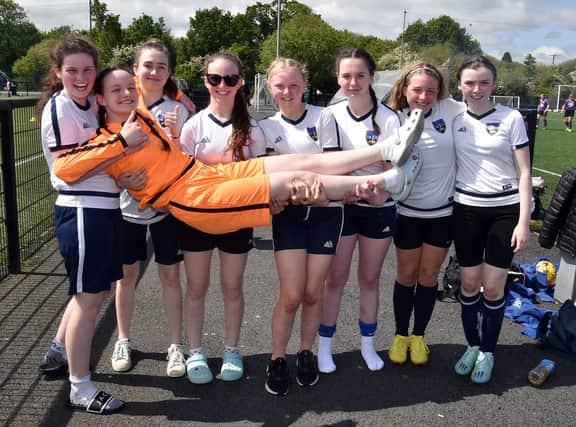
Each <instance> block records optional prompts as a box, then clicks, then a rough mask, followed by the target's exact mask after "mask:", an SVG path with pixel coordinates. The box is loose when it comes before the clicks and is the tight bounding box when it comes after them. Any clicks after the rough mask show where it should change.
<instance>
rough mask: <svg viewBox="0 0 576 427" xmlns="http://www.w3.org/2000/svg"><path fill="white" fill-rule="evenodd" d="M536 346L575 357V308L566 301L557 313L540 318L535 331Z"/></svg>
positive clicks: (572, 302)
mask: <svg viewBox="0 0 576 427" xmlns="http://www.w3.org/2000/svg"><path fill="white" fill-rule="evenodd" d="M537 340H538V345H539V346H540V347H543V348H547V347H550V348H554V349H556V350H560V351H562V352H564V353H568V354H570V355H571V356H574V357H576V306H574V301H572V300H566V301H564V304H562V307H560V310H558V313H552V312H548V313H546V314H544V316H542V319H540V322H539V323H538V330H537Z"/></svg>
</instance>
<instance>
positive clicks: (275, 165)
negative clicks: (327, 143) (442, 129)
mask: <svg viewBox="0 0 576 427" xmlns="http://www.w3.org/2000/svg"><path fill="white" fill-rule="evenodd" d="M423 127H424V115H423V114H421V111H420V110H413V111H412V114H410V120H409V121H408V122H407V123H406V124H405V125H404V126H402V127H401V128H400V129H398V131H397V132H393V134H392V135H391V136H389V137H388V138H386V139H384V140H383V141H380V142H379V143H378V144H375V145H371V146H368V147H366V148H360V149H355V150H346V151H340V152H329V153H320V154H284V155H282V156H270V157H266V158H265V159H264V167H265V171H266V173H267V174H270V173H273V172H286V171H309V172H316V173H321V174H327V175H340V174H345V173H348V172H352V171H353V170H356V169H360V168H362V167H364V166H368V165H370V164H372V163H375V162H378V161H383V160H390V161H391V162H392V163H393V164H395V165H398V166H401V165H403V164H404V163H405V162H406V160H407V159H408V156H409V155H410V152H411V151H412V148H413V147H414V144H416V142H418V140H419V139H420V135H421V134H422V129H423Z"/></svg>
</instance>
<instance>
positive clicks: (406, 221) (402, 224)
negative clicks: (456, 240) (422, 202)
mask: <svg viewBox="0 0 576 427" xmlns="http://www.w3.org/2000/svg"><path fill="white" fill-rule="evenodd" d="M452 229H453V227H452V215H448V216H443V217H440V218H414V217H410V216H405V215H401V214H399V215H398V218H397V223H396V233H394V245H395V246H396V247H397V248H398V249H406V250H409V249H417V248H419V247H421V246H422V245H423V244H424V243H426V244H427V245H430V246H436V247H437V248H449V247H450V245H451V244H452Z"/></svg>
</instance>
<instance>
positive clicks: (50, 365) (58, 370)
mask: <svg viewBox="0 0 576 427" xmlns="http://www.w3.org/2000/svg"><path fill="white" fill-rule="evenodd" d="M38 370H39V371H40V373H42V374H44V375H46V376H50V377H58V376H64V375H66V374H67V373H68V361H67V360H66V359H64V358H62V357H52V356H48V355H44V360H43V361H42V363H41V364H40V366H39V367H38Z"/></svg>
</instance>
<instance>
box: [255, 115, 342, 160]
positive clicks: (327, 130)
mask: <svg viewBox="0 0 576 427" xmlns="http://www.w3.org/2000/svg"><path fill="white" fill-rule="evenodd" d="M258 124H259V125H260V128H261V129H262V131H263V132H264V136H265V137H266V151H267V152H272V153H277V154H290V153H310V154H313V153H321V152H323V151H333V150H340V149H341V146H340V136H339V133H338V124H337V123H336V119H335V118H334V115H333V114H332V112H331V111H330V110H328V109H326V108H322V107H318V106H315V105H306V109H305V110H304V114H302V117H300V118H299V119H298V120H290V119H289V118H287V117H285V116H283V115H282V113H281V112H277V113H276V114H274V115H273V116H272V117H268V118H266V119H264V120H260V122H259V123H258Z"/></svg>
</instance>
